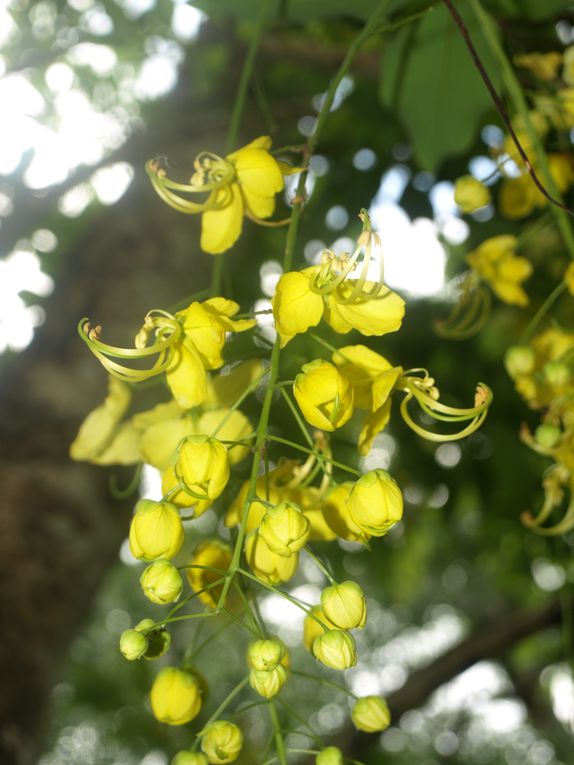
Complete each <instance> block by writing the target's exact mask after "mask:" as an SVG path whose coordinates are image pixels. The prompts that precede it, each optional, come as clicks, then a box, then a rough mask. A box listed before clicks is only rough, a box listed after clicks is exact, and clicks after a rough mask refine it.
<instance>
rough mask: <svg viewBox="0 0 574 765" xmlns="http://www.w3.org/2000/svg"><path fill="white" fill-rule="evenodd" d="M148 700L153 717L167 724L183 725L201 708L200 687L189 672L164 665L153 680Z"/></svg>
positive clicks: (195, 715)
mask: <svg viewBox="0 0 574 765" xmlns="http://www.w3.org/2000/svg"><path fill="white" fill-rule="evenodd" d="M150 702H151V708H152V712H153V714H154V717H155V718H156V719H157V720H159V721H160V722H163V723H167V724H168V725H185V723H188V722H190V721H191V720H193V719H194V718H195V717H197V715H198V714H199V712H200V710H201V688H200V686H199V683H198V681H197V678H196V677H195V675H194V674H192V673H191V672H188V671H187V670H185V669H177V668H176V667H164V668H163V669H162V670H161V671H160V672H159V674H158V675H157V677H156V679H155V680H154V683H153V686H152V689H151V693H150Z"/></svg>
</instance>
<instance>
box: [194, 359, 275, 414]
mask: <svg viewBox="0 0 574 765" xmlns="http://www.w3.org/2000/svg"><path fill="white" fill-rule="evenodd" d="M263 369H264V366H263V362H262V361H261V360H260V359H249V360H248V361H242V362H241V363H240V364H236V365H235V366H233V367H225V368H224V369H223V371H222V373H221V374H218V375H217V376H216V377H213V378H212V379H211V385H210V389H209V393H208V397H207V403H210V404H219V405H220V406H231V405H232V404H234V403H235V402H236V401H237V399H238V398H239V397H240V396H241V394H242V393H244V392H245V391H246V390H247V389H248V388H249V387H250V386H251V385H253V384H254V383H255V380H257V379H258V378H260V377H261V375H262V374H263Z"/></svg>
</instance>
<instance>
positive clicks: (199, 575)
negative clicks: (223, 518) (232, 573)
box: [186, 539, 232, 608]
mask: <svg viewBox="0 0 574 765" xmlns="http://www.w3.org/2000/svg"><path fill="white" fill-rule="evenodd" d="M231 555H232V553H231V548H230V547H229V545H226V544H224V543H223V542H220V541H219V540H217V539H211V540H209V541H207V542H202V543H201V544H200V545H199V546H198V548H197V550H196V551H195V553H194V555H193V556H192V558H191V560H190V565H189V566H188V568H187V569H186V574H187V580H188V582H189V585H190V587H191V588H192V589H193V590H194V591H195V592H199V591H200V590H203V589H204V588H206V587H209V585H211V584H214V582H217V581H218V580H219V579H223V577H224V576H225V575H226V573H227V569H228V568H229V566H230V564H231ZM222 587H223V584H222V583H221V584H218V585H216V586H215V587H210V589H208V590H205V592H202V593H201V594H200V595H199V596H198V597H199V599H200V600H201V601H202V602H203V603H205V605H207V606H212V607H213V608H215V606H216V605H217V600H218V598H219V595H220V593H221V590H222Z"/></svg>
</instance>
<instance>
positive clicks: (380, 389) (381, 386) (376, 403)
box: [373, 367, 403, 411]
mask: <svg viewBox="0 0 574 765" xmlns="http://www.w3.org/2000/svg"><path fill="white" fill-rule="evenodd" d="M402 373H403V368H402V367H392V369H387V370H385V371H384V372H382V373H381V374H380V375H379V376H378V377H377V379H376V380H375V381H374V382H373V411H375V410H376V409H379V407H381V406H382V405H383V404H384V403H385V402H386V400H387V399H388V397H389V396H390V395H391V392H392V390H393V388H394V387H395V385H396V383H397V380H398V379H399V377H400V376H401V375H402Z"/></svg>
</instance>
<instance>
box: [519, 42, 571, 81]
mask: <svg viewBox="0 0 574 765" xmlns="http://www.w3.org/2000/svg"><path fill="white" fill-rule="evenodd" d="M568 50H569V49H567V50H566V52H567V51H568ZM513 60H514V63H515V64H516V66H520V67H522V68H524V69H530V71H531V72H533V73H534V74H535V75H536V77H538V79H540V80H546V81H549V80H553V79H555V77H556V75H557V72H558V67H559V66H560V64H561V63H562V54H561V53H558V52H557V51H551V52H550V53H523V54H522V55H520V56H514V59H513ZM573 84H574V82H573Z"/></svg>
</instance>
